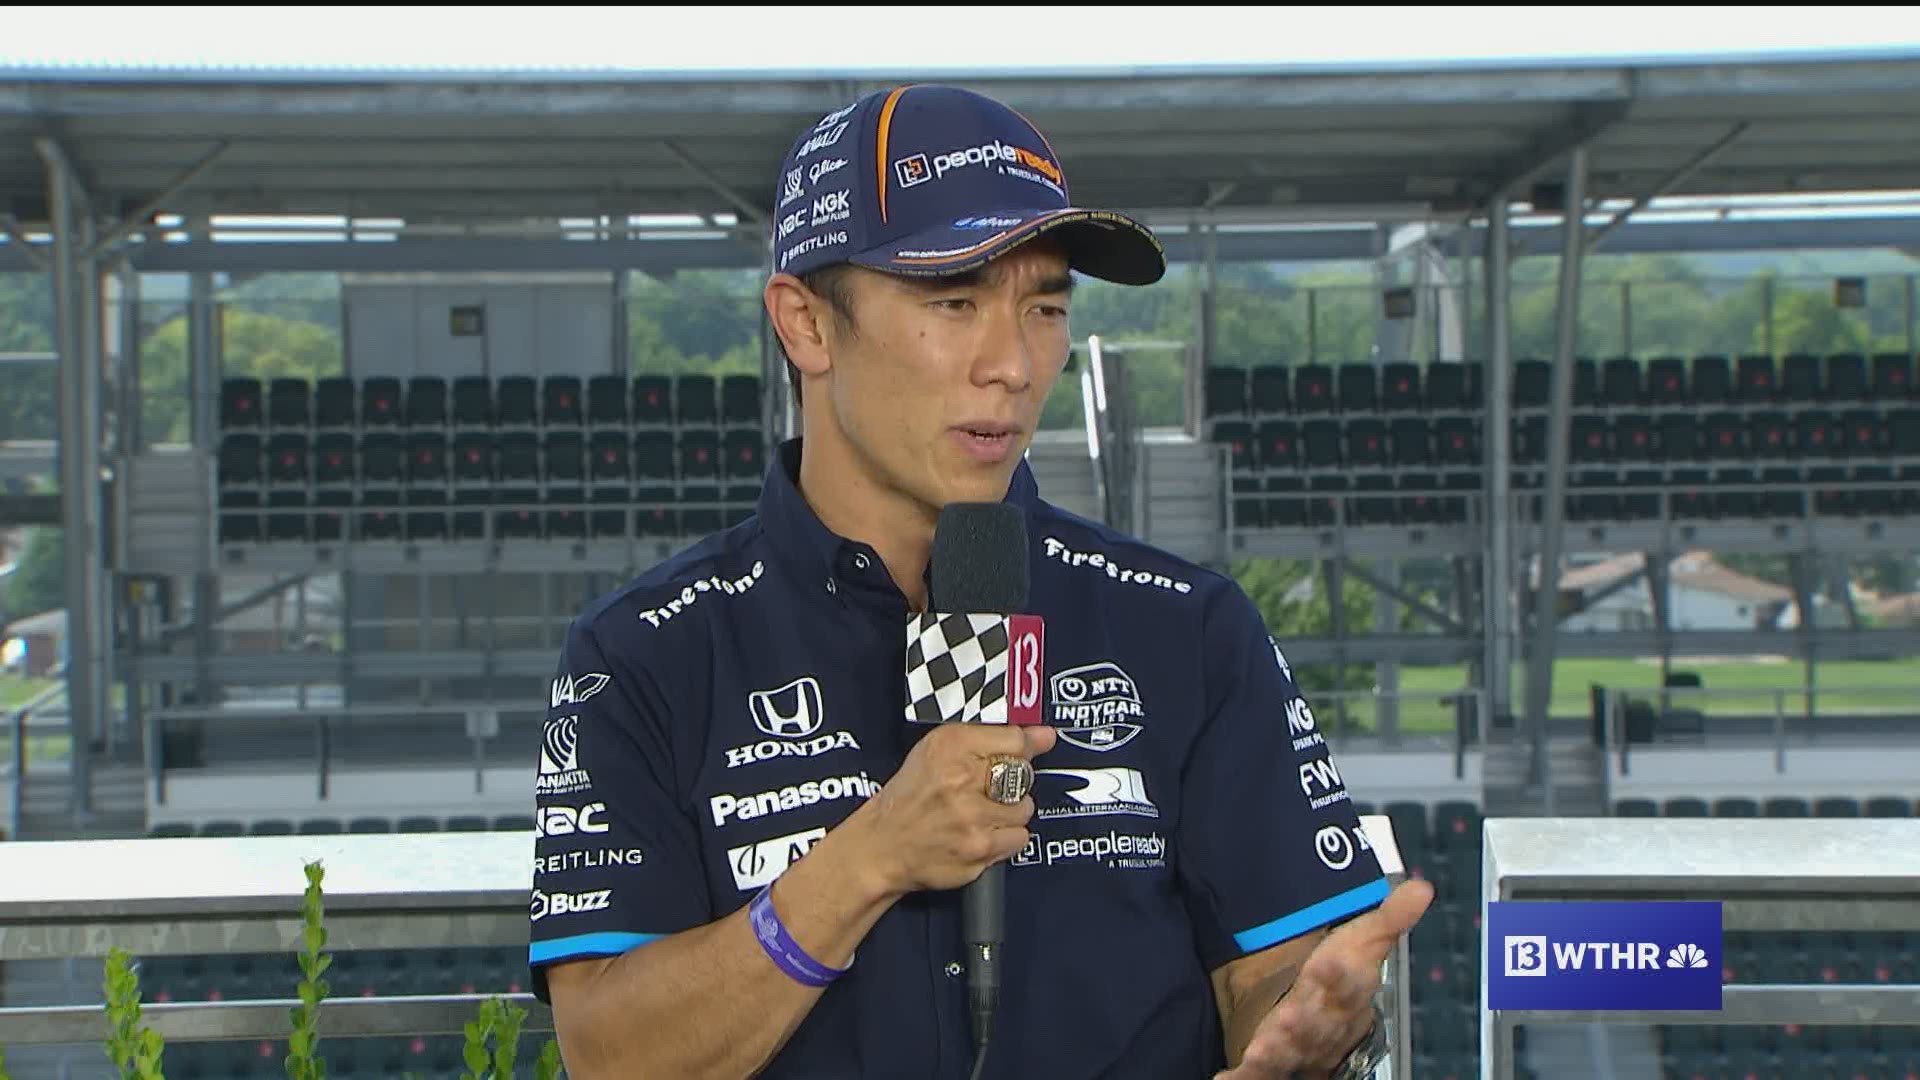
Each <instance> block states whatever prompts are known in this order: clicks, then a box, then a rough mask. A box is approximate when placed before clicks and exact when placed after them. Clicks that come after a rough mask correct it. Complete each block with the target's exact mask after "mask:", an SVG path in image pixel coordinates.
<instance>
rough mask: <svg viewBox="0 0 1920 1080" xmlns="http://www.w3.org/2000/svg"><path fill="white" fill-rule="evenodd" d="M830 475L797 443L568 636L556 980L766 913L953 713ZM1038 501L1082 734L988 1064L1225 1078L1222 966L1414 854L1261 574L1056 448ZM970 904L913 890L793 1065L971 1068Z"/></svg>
mask: <svg viewBox="0 0 1920 1080" xmlns="http://www.w3.org/2000/svg"><path fill="white" fill-rule="evenodd" d="M798 468H799V444H798V440H794V441H790V442H788V443H787V444H786V445H785V446H783V447H782V448H781V452H780V453H779V454H777V455H776V456H775V460H774V461H773V462H772V463H771V465H770V468H769V469H768V473H767V478H766V485H765V488H764V489H763V492H762V496H761V499H760V502H759V505H758V508H757V511H756V513H755V515H754V516H753V517H751V518H749V519H748V520H746V521H745V522H743V523H741V524H739V525H738V526H735V527H733V528H731V529H728V530H726V531H724V532H721V533H718V534H715V535H714V536H711V537H709V538H707V539H706V540H704V541H702V542H701V543H699V544H698V545H696V546H695V547H693V548H691V549H689V550H687V551H685V552H683V553H681V554H679V555H677V556H675V557H674V558H672V559H671V560H669V561H667V562H665V563H663V564H661V565H659V566H657V567H655V568H654V569H652V570H650V571H648V572H647V573H646V574H644V575H643V576H641V577H640V578H638V579H636V580H635V581H633V582H632V583H630V584H628V585H626V586H624V587H623V588H621V589H619V590H617V591H615V592H613V593H611V594H609V595H607V596H605V597H602V598H600V599H599V600H597V601H595V602H594V603H593V604H592V605H591V606H589V607H588V608H587V609H586V610H585V611H584V612H582V613H581V614H580V616H579V617H578V618H577V619H576V620H575V621H574V623H573V625H572V626H571V628H570V629H569V631H568V634H567V639H566V644H565V647H564V652H563V655H562V657H561V661H560V666H559V671H558V673H557V678H556V679H555V681H554V683H553V686H552V689H551V702H552V710H551V712H550V713H549V714H548V717H547V721H546V731H545V738H544V740H543V744H542V747H541V752H540V761H539V775H538V781H537V795H536V799H537V815H536V820H537V821H538V823H539V827H538V829H537V837H536V839H535V843H534V846H535V852H534V854H535V858H534V878H533V890H534V891H533V896H532V944H531V948H530V954H529V961H530V964H531V967H532V976H533V985H534V990H535V993H536V994H537V995H538V997H539V998H540V999H541V1000H542V1001H548V1000H549V999H548V996H547V984H546V978H545V972H544V970H543V967H544V965H547V964H551V963H554V962H557V961H564V960H568V959H574V958H580V957H588V956H609V955H615V954H619V953H623V952H626V951H627V950H629V949H633V948H635V947H638V946H642V945H645V944H646V943H647V942H649V941H653V940H655V939H657V938H660V937H662V936H665V935H669V934H674V933H677V932H680V931H683V930H688V929H691V928H693V927H696V926H700V925H703V924H705V923H709V922H713V921H715V920H717V919H720V918H722V917H724V916H726V915H727V914H729V913H731V912H733V911H734V910H736V909H738V908H740V907H742V906H744V905H745V904H746V903H747V902H748V901H749V900H751V899H752V898H753V895H754V893H756V892H757V891H759V889H760V888H761V887H762V886H763V885H766V884H767V883H768V882H770V881H772V880H773V879H774V878H776V877H777V876H779V874H780V873H781V872H782V871H784V870H785V869H786V868H787V866H788V865H790V864H791V863H792V862H793V861H795V860H797V859H799V858H801V857H803V856H804V855H805V853H806V852H807V850H808V848H809V847H810V846H811V845H812V844H813V842H814V841H815V840H818V839H819V838H820V837H822V836H824V835H825V834H826V832H827V830H829V829H832V828H833V827H834V826H836V825H837V824H839V823H840V822H841V821H842V820H844V819H845V818H846V816H847V815H848V814H850V813H852V812H853V811H854V809H855V808H856V807H858V806H859V805H860V804H861V803H862V802H864V801H865V800H866V799H868V798H870V797H871V796H872V795H873V793H874V792H875V791H876V790H877V789H878V788H879V786H880V785H882V784H884V783H886V782H887V780H888V778H890V777H891V776H893V775H894V773H895V772H896V771H897V770H898V768H899V766H900V764H901V762H902V760H903V759H904V758H905V757H906V754H907V752H908V751H909V750H911V749H912V748H913V746H914V744H915V743H916V742H917V741H918V740H919V739H920V738H922V737H923V736H924V735H925V734H926V732H927V731H928V730H931V729H930V728H929V727H926V726H924V725H918V724H912V723H909V722H908V721H907V720H906V719H905V718H904V715H903V714H904V709H905V701H906V676H905V673H904V659H905V652H906V622H907V618H908V609H907V603H906V599H905V597H904V596H903V595H902V594H901V593H900V591H899V590H898V589H897V588H895V587H894V585H893V583H892V581H891V579H890V578H889V577H888V574H887V571H886V569H885V567H884V566H883V565H882V564H881V562H880V559H879V556H878V555H876V554H875V553H874V551H873V549H872V548H870V547H868V546H866V545H865V544H861V543H858V542H855V541H851V540H846V539H843V538H841V537H839V536H836V535H834V534H833V533H831V532H829V531H828V530H827V528H826V527H825V526H824V525H822V524H821V523H820V520H819V519H818V518H817V517H815V516H814V514H813V512H812V510H811V509H810V508H809V507H808V506H807V504H806V502H805V500H804V499H803V498H802V497H801V495H800V492H799V490H798V488H797V487H796V486H795V480H794V477H795V476H797V475H798ZM1007 498H1008V500H1009V501H1011V502H1014V503H1017V504H1018V505H1020V506H1021V507H1022V508H1023V509H1024V510H1025V511H1026V513H1027V515H1028V516H1027V531H1028V540H1029V545H1030V548H1031V550H1030V552H1029V560H1030V569H1031V575H1030V580H1031V587H1030V590H1029V593H1028V610H1029V611H1030V612H1033V613H1035V614H1039V615H1041V616H1043V617H1044V618H1045V620H1046V649H1045V657H1044V659H1045V663H1046V669H1047V670H1046V675H1047V678H1046V690H1047V699H1046V715H1047V719H1048V721H1049V722H1050V723H1052V724H1053V725H1055V726H1056V727H1058V728H1059V729H1060V739H1059V742H1058V745H1056V746H1055V748H1054V749H1053V750H1051V751H1048V752H1047V753H1045V754H1043V755H1041V756H1040V757H1038V758H1036V759H1035V761H1034V767H1035V772H1036V776H1035V782H1034V790H1033V797H1034V802H1035V804H1036V811H1035V815H1034V819H1033V821H1032V822H1031V824H1030V825H1029V829H1030V831H1031V832H1032V833H1033V840H1032V842H1031V843H1029V844H1028V845H1027V847H1026V849H1025V850H1024V851H1022V852H1020V853H1019V854H1018V855H1016V856H1014V857H1013V859H1012V860H1011V862H1010V864H1009V868H1008V871H1007V889H1006V891H1007V916H1006V947H1005V954H1004V955H1005V959H1004V960H1003V961H1002V989H1001V992H1000V1004H999V1011H998V1013H997V1018H996V1022H995V1024H994V1031H993V1046H992V1049H991V1050H990V1061H989V1063H988V1069H987V1073H988V1075H989V1076H994V1077H1014V1076H1045V1077H1049V1078H1056V1080H1069V1078H1075V1077H1096V1076H1098V1077H1129V1078H1130V1077H1140V1078H1149V1077H1150V1078H1154V1080H1162V1078H1167V1077H1204V1076H1209V1075H1211V1074H1212V1071H1213V1070H1216V1069H1218V1068H1222V1067H1224V1065H1225V1059H1224V1051H1223V1045H1222V1044H1223V1040H1222V1036H1221V1030H1220V1018H1219V1014H1218V1010H1217V1009H1216V1007H1215V1003H1214V997H1213V991H1212V986H1211V983H1210V982H1209V978H1208V976H1209V973H1210V972H1211V971H1213V970H1214V969H1215V968H1218V967H1219V966H1220V965H1222V964H1225V963H1227V962H1229V961H1232V960H1235V959H1237V958H1239V957H1242V956H1246V955H1248V954H1250V953H1253V952H1257V951H1259V950H1260V949H1263V948H1265V947H1267V946H1270V945H1273V944H1276V943H1279V942H1282V941H1286V940H1288V939H1289V938H1293V937H1296V936H1298V935H1300V934H1303V933H1306V932H1308V931H1310V930H1314V929H1316V928H1319V927H1323V926H1327V925H1330V924H1334V923H1338V922H1342V921H1344V920H1346V919H1348V918H1351V917H1352V916H1354V915H1357V914H1359V913H1361V912H1363V911H1365V910H1367V909H1369V908H1373V907H1376V906H1378V905H1379V903H1380V902H1381V901H1382V900H1384V899H1385V898H1386V895H1387V881H1386V878H1385V876H1384V875H1383V874H1382V873H1381V870H1380V865H1379V863H1378V861H1377V860H1376V859H1375V858H1374V856H1373V853H1372V852H1371V851H1370V850H1369V849H1368V848H1367V846H1366V842H1365V839H1364V837H1362V836H1361V833H1360V829H1359V821H1358V819H1357V818H1356V816H1355V812H1354V809H1353V806H1352V803H1351V802H1350V801H1349V799H1348V797H1347V792H1346V790H1345V788H1344V786H1343V785H1342V783H1341V779H1340V774H1339V772H1338V771H1337V770H1336V768H1335V767H1334V764H1333V762H1332V761H1331V760H1330V759H1329V757H1328V750H1327V747H1326V745H1325V744H1324V743H1323V742H1322V740H1321V737H1320V734H1319V732H1318V731H1317V729H1316V727H1315V723H1314V716H1313V713H1312V711H1311V710H1310V709H1309V708H1308V707H1307V704H1306V702H1304V701H1303V700H1301V697H1300V694H1299V692H1298V691H1297V690H1296V689H1295V686H1294V683H1293V679H1292V675H1291V672H1290V671H1289V670H1288V668H1287V663H1286V659H1285V657H1284V656H1283V655H1282V653H1281V650H1280V648H1279V647H1278V646H1277V645H1275V644H1274V642H1273V639H1272V638H1270V637H1268V635H1267V632H1266V629H1265V626H1264V625H1263V623H1262V621H1261V618H1260V614H1259V611H1258V609H1256V608H1255V607H1254V605H1253V603H1252V602H1251V601H1250V600H1249V599H1248V598H1247V596H1246V595H1245V593H1244V592H1242V591H1241V589H1240V588H1239V586H1238V585H1237V583H1235V582H1234V581H1233V580H1231V579H1230V578H1227V577H1224V576H1222V575H1219V574H1216V573H1213V572H1211V571H1208V570H1205V569H1203V568H1200V567H1198V566H1195V565H1193V564H1191V563H1188V562H1185V561H1183V560H1180V559H1177V558H1175V557H1173V556H1171V555H1168V554H1166V553H1165V552H1162V551H1159V550H1157V549H1155V548H1152V547H1149V546H1147V545H1145V544H1142V543H1140V542H1138V541H1136V540H1132V539H1129V538H1127V537H1125V536H1123V535H1121V534H1119V533H1117V532H1114V531H1113V530H1110V529H1107V528H1105V527H1103V526H1101V525H1099V524H1097V523H1094V522H1091V521H1088V520H1086V519H1084V518H1080V517H1077V516H1075V515H1072V514H1069V513H1067V512H1065V511H1063V510H1060V509H1059V508H1057V507H1054V506H1051V505H1049V504H1047V503H1046V502H1044V501H1042V500H1041V499H1040V497H1039V493H1038V491H1037V490H1036V488H1035V485H1034V482H1033V476H1032V473H1031V472H1030V471H1029V469H1028V466H1027V465H1026V464H1025V463H1024V462H1023V463H1022V464H1021V465H1020V467H1019V469H1018V471H1017V472H1016V474H1015V476H1014V478H1013V482H1012V484H1011V486H1010V488H1009V491H1008V494H1007ZM985 782H986V781H985V776H984V775H983V776H982V778H981V783H982V785H983V786H984V784H985ZM960 896H961V894H960V892H959V891H957V890H956V891H943V892H921V893H914V894H910V895H908V896H907V897H906V898H904V899H903V900H901V901H900V902H899V903H897V904H895V905H894V906H893V907H892V908H891V909H889V910H888V911H887V913H886V914H885V915H884V916H883V917H882V918H881V919H880V921H879V922H878V923H877V924H876V925H875V926H874V928H873V930H872V932H871V933H869V934H868V935H867V937H866V938H865V939H863V940H862V941H861V942H860V943H859V946H858V956H857V957H856V959H855V962H854V965H853V967H852V970H851V971H850V972H849V973H848V974H847V975H845V976H843V977H842V978H841V979H840V980H839V981H838V982H837V983H835V984H834V985H833V986H831V987H829V988H828V989H827V990H826V991H825V992H824V993H823V994H822V996H821V998H820V999H819V1001H818V1003H817V1004H816V1005H815V1006H814V1008H813V1010H812V1011H811V1012H810V1013H809V1014H808V1015H807V1017H806V1019H805V1020H804V1021H803V1022H802V1024H801V1025H800V1027H799V1029H798V1030H797V1031H796V1032H795V1034H794V1035H793V1037H792V1038H791V1039H790V1040H789V1041H788V1042H787V1044H786V1046H785V1047H784V1048H782V1050H781V1051H780V1053H779V1054H778V1055H777V1056H776V1057H775V1059H774V1061H773V1063H772V1065H771V1066H770V1067H769V1068H768V1069H767V1070H766V1072H765V1073H763V1074H762V1075H764V1076H767V1077H775V1078H800V1077H805V1078H828V1077H831V1078H835V1080H840V1078H846V1077H855V1076H860V1077H904V1076H913V1077H929V1078H938V1080H966V1077H967V1074H968V1071H969V1069H970V1066H971V1063H972V1057H973V1046H972V1034H971V1021H970V1019H969V1009H968V1003H967V994H966V980H965V977H964V974H963V968H962V967H961V963H962V960H961V957H962V938H961V927H960ZM768 970H769V972H770V973H771V972H773V970H774V969H773V966H772V962H771V961H769V962H768ZM781 977H784V976H781ZM712 1005H713V1008H714V1009H715V1010H724V1009H726V1008H727V1004H726V1002H724V1001H716V1002H713V1003H712Z"/></svg>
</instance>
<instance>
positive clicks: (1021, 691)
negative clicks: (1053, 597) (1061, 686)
mask: <svg viewBox="0 0 1920 1080" xmlns="http://www.w3.org/2000/svg"><path fill="white" fill-rule="evenodd" d="M1007 640H1008V643H1009V644H1008V660H1007V722H1008V723H1010V724H1043V723H1045V722H1046V710H1045V703H1044V701H1043V700H1042V699H1043V697H1044V696H1045V692H1046V691H1045V689H1044V688H1045V687H1046V685H1047V654H1046V640H1047V635H1046V631H1045V629H1044V628H1043V623H1042V621H1041V618H1040V616H1038V615H1009V616H1007Z"/></svg>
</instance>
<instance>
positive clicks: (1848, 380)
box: [1826, 353, 1867, 401]
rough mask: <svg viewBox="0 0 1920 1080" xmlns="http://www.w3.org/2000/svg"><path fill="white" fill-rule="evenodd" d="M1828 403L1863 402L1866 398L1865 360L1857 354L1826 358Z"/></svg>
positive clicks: (1836, 355) (1835, 354)
mask: <svg viewBox="0 0 1920 1080" xmlns="http://www.w3.org/2000/svg"><path fill="white" fill-rule="evenodd" d="M1826 382H1827V385H1826V391H1827V400H1828V401H1864V400H1866V397H1867V358H1866V357H1864V356H1862V355H1860V354H1859V353H1834V354H1833V355H1832V356H1829V357H1827V379H1826Z"/></svg>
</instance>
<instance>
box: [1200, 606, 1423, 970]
mask: <svg viewBox="0 0 1920 1080" xmlns="http://www.w3.org/2000/svg"><path fill="white" fill-rule="evenodd" d="M1203 634H1204V641H1205V648H1206V654H1207V655H1206V660H1205V661H1204V662H1205V664H1206V671H1207V690H1206V693H1205V697H1206V708H1207V710H1208V711H1207V719H1206V722H1205V726H1204V727H1203V728H1202V730H1201V732H1200V734H1199V736H1198V738H1197V742H1196V744H1195V746H1194V749H1193V753H1192V754H1191V756H1190V757H1189V758H1188V761H1187V766H1186V771H1185V775H1184V777H1183V780H1182V783H1181V792H1182V796H1181V798H1182V804H1183V805H1182V806H1181V814H1180V825H1179V832H1178V835H1179V837H1180V846H1179V849H1178V850H1179V852H1180V857H1179V861H1178V864H1177V865H1178V866H1179V867H1180V875H1181V881H1182V885H1183V887H1184V888H1185V890H1186V892H1187V896H1188V905H1189V908H1190V910H1191V911H1192V914H1193V918H1194V921H1195V924H1196V927H1197V935H1198V941H1197V945H1198V947H1199V950H1200V955H1201V960H1202V961H1203V962H1204V964H1205V965H1206V968H1207V970H1209V971H1212V970H1214V969H1216V968H1218V967H1219V966H1220V965H1222V964H1224V963H1227V962H1229V961H1232V960H1235V959H1238V958H1239V957H1242V956H1245V955H1247V954H1249V953H1254V952H1258V951H1260V950H1261V949H1264V948H1266V947H1268V946H1270V945H1276V944H1279V943H1280V942H1283V941H1287V940H1290V939H1292V938H1296V937H1299V936H1300V935H1301V934H1304V933H1307V932H1309V931H1312V930H1315V929H1318V928H1320V927H1322V926H1328V925H1331V924H1334V923H1339V922H1344V921H1345V920H1347V919H1349V918H1352V917H1353V916H1355V915H1358V914H1360V913H1362V912H1364V911H1366V910H1367V909H1369V908H1372V907H1377V906H1378V905H1379V904H1380V902H1381V901H1383V900H1385V899H1386V896H1387V879H1386V875H1385V874H1383V873H1382V872H1381V869H1380V863H1379V861H1378V860H1377V859H1376V858H1375V857H1374V854H1373V852H1372V850H1371V849H1370V848H1368V847H1367V843H1366V838H1365V837H1364V836H1363V835H1362V833H1361V830H1360V820H1359V817H1358V815H1357V814H1356V813H1355V812H1354V809H1353V802H1352V800H1351V799H1349V798H1348V796H1347V789H1346V785H1345V783H1344V782H1343V781H1342V780H1341V777H1340V771H1339V769H1338V767H1337V766H1336V765H1335V764H1334V761H1333V759H1332V756H1331V755H1330V753H1329V751H1328V748H1327V746H1326V743H1325V741H1324V740H1323V739H1322V738H1321V735H1320V732H1319V730H1318V727H1317V726H1316V723H1315V721H1314V716H1313V710H1312V709H1311V708H1310V707H1308V705H1307V703H1306V701H1305V700H1303V699H1302V698H1301V696H1300V692H1299V690H1298V689H1297V688H1296V687H1295V685H1294V682H1293V675H1292V671H1291V670H1290V669H1289V668H1288V666H1287V663H1286V659H1285V657H1284V656H1283V655H1282V653H1281V651H1280V647H1279V646H1278V645H1277V644H1275V643H1274V640H1273V638H1271V637H1270V636H1268V634H1267V631H1266V627H1265V625H1264V623H1263V622H1262V620H1261V617H1260V612H1259V609H1258V608H1256V607H1255V606H1254V604H1253V601H1252V600H1250V599H1248V597H1247V595H1246V593H1245V592H1243V591H1242V590H1241V589H1240V588H1239V587H1238V586H1237V585H1235V586H1233V587H1232V588H1231V589H1230V590H1229V591H1228V592H1227V594H1225V595H1223V596H1222V597H1221V598H1220V600H1218V601H1217V602H1216V603H1215V604H1214V605H1213V607H1212V610H1211V611H1210V612H1209V615H1208V623H1207V626H1206V627H1205V630H1204V631H1203Z"/></svg>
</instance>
